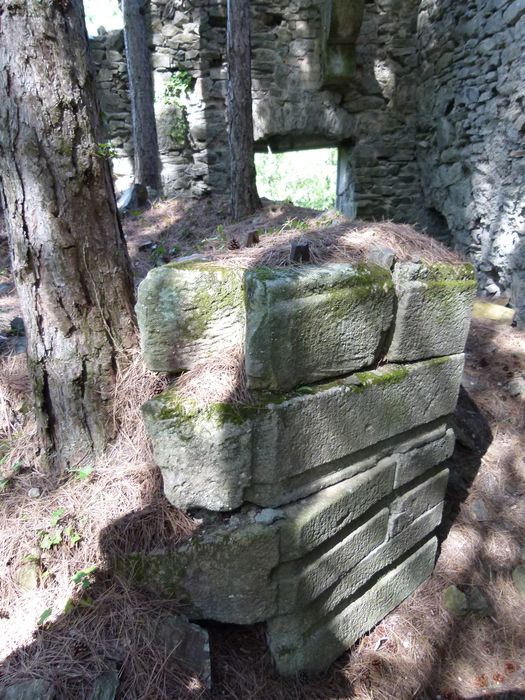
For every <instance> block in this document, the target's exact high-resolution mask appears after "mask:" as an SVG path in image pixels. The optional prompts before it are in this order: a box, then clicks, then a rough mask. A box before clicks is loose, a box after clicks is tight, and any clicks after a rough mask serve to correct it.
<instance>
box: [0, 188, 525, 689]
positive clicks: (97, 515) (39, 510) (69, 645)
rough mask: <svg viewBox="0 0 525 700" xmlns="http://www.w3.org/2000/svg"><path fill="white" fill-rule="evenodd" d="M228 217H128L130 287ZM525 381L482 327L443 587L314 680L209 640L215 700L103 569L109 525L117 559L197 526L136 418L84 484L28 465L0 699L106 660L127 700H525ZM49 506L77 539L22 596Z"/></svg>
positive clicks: (521, 343) (11, 379)
mask: <svg viewBox="0 0 525 700" xmlns="http://www.w3.org/2000/svg"><path fill="white" fill-rule="evenodd" d="M226 208H227V203H226V201H225V200H224V199H221V198H213V199H212V198H210V199H208V200H203V201H202V202H200V203H198V204H197V203H195V202H192V201H191V200H187V201H175V202H161V203H158V204H156V205H154V206H153V207H152V208H151V209H149V210H148V211H146V212H144V213H140V214H139V213H138V212H137V213H134V214H130V215H128V216H127V217H126V218H125V220H124V229H125V232H126V237H127V240H128V245H129V250H130V256H131V259H132V264H133V267H134V270H135V273H136V277H137V280H139V279H141V278H142V277H143V276H144V275H145V274H146V272H147V270H148V269H149V268H150V267H151V266H152V265H155V264H161V263H162V262H165V261H168V260H170V259H173V258H175V257H178V256H180V255H186V254H191V253H193V252H195V250H200V251H203V250H206V249H207V248H209V247H210V246H212V247H217V245H219V246H221V245H224V246H227V245H228V241H229V240H230V239H231V237H232V236H233V237H234V236H235V229H232V228H230V227H228V226H227V225H226V222H225V216H226ZM310 213H311V212H310ZM308 214H309V212H308V210H300V209H297V208H292V207H291V206H290V205H271V207H269V211H268V212H267V215H265V216H264V217H262V218H261V219H260V220H259V221H258V222H257V221H256V222H255V224H254V227H255V228H256V229H258V228H261V229H263V230H264V229H265V227H268V228H269V227H282V226H283V225H285V224H286V222H287V221H290V219H301V218H304V217H305V216H307V215H308ZM252 223H253V222H252ZM6 252H7V249H6V242H5V240H2V239H1V238H0V365H1V366H0V372H1V374H0V448H1V449H2V453H0V458H1V457H2V454H8V451H9V449H11V448H12V446H13V444H14V443H15V442H16V440H19V439H20V435H21V434H23V433H24V431H26V432H27V431H29V432H28V434H30V435H34V433H30V430H31V424H30V408H29V409H28V402H29V401H30V400H29V398H28V393H27V392H28V386H27V381H26V379H25V374H24V371H25V370H24V363H23V355H22V354H21V353H20V352H19V351H20V342H21V341H20V336H19V335H17V333H16V332H15V331H14V330H13V328H11V327H10V322H11V321H12V320H13V319H14V318H15V317H16V316H17V315H18V313H19V311H18V307H17V302H16V297H15V295H14V292H13V287H12V284H11V279H10V272H9V264H8V261H7V257H6ZM13 353H15V354H13ZM16 353H18V354H16ZM141 376H144V377H146V374H144V373H143V375H141ZM522 376H525V333H523V332H521V331H518V330H517V329H515V328H511V327H509V326H502V325H498V324H496V323H493V322H488V321H474V322H473V324H472V328H471V333H470V336H469V340H468V344H467V352H466V367H465V374H464V380H463V386H462V390H461V395H460V400H459V403H458V408H457V411H456V415H455V422H456V432H457V436H458V441H457V446H456V450H455V452H454V455H453V457H452V458H451V460H449V466H450V469H451V477H450V481H449V489H448V496H447V512H446V518H445V521H444V523H443V525H442V526H441V528H440V532H439V536H440V541H441V547H440V553H439V558H438V561H437V565H436V569H435V572H434V574H433V576H432V577H431V578H430V579H429V581H427V583H425V584H424V585H423V586H422V587H421V588H419V589H418V591H417V592H416V593H415V594H414V595H413V596H411V597H410V599H408V600H407V601H405V602H404V603H403V604H402V605H401V606H400V607H398V608H397V609H396V610H395V611H394V612H393V613H391V614H390V615H388V616H387V617H386V618H385V619H384V620H383V622H382V623H381V624H379V625H378V626H377V627H376V628H375V629H374V630H372V631H371V632H370V633H369V634H368V635H366V636H365V637H363V638H362V639H361V640H360V641H359V642H358V643H357V644H356V645H355V646H354V647H353V648H352V649H350V650H349V651H348V652H347V653H346V654H344V655H343V656H342V657H341V658H340V659H339V660H338V661H337V662H336V663H335V664H334V665H333V666H332V667H331V668H330V669H329V671H328V672H326V673H325V674H323V675H321V676H318V677H315V678H307V677H299V678H294V679H288V680H283V679H281V678H279V677H278V676H277V675H276V674H275V672H274V670H273V668H272V664H271V659H270V656H269V653H268V651H267V649H266V646H265V639H264V629H263V627H262V626H257V627H254V628H242V627H235V626H227V625H218V624H217V625H215V624H210V625H208V630H209V633H210V640H211V653H212V678H213V690H212V692H211V694H210V693H209V692H208V691H207V690H206V689H205V688H204V687H203V686H202V684H200V683H199V682H198V681H197V680H196V679H195V678H192V677H191V673H189V672H188V671H187V669H186V671H185V670H184V669H182V670H181V669H180V668H178V667H177V668H175V670H174V669H173V668H172V666H170V664H169V663H168V661H169V660H168V659H164V658H163V660H161V662H159V661H158V658H161V657H160V656H158V655H159V654H160V652H159V650H158V649H156V648H155V647H154V646H152V642H151V638H150V633H151V630H150V628H149V626H148V625H149V621H150V620H151V618H152V617H154V616H155V615H156V614H159V611H176V606H174V605H173V604H172V603H171V602H169V601H158V600H154V599H151V598H149V597H148V596H147V595H145V594H143V593H141V592H140V591H130V590H129V589H127V588H126V587H125V586H124V585H123V583H122V582H121V581H120V580H119V579H118V577H115V576H114V575H113V573H112V572H110V571H108V570H107V568H104V567H105V566H106V563H105V561H104V559H103V557H104V556H105V555H104V553H103V552H101V550H100V539H101V536H102V533H103V531H104V528H107V527H108V524H111V523H113V522H115V521H116V520H117V519H119V520H120V521H122V522H126V523H127V525H126V531H125V532H121V539H122V541H120V540H119V539H118V537H116V538H115V542H114V543H113V545H114V547H116V548H118V547H119V546H122V547H129V546H131V545H133V546H139V545H140V546H143V547H151V546H155V544H156V543H158V542H159V540H160V539H162V538H165V539H168V540H170V539H171V541H173V539H174V538H177V537H178V538H180V537H183V536H185V535H187V534H188V533H189V532H191V529H192V523H191V521H190V520H189V519H188V518H186V517H185V516H184V515H183V514H180V513H179V512H177V511H175V509H173V508H171V507H170V506H169V504H167V503H166V501H165V499H164V498H163V496H162V493H161V484H160V480H159V476H158V470H155V468H154V467H153V466H152V465H151V460H149V461H148V459H149V458H148V455H147V454H146V455H145V454H144V450H143V447H141V448H139V447H137V445H138V444H140V443H143V442H144V437H143V434H142V433H140V435H138V437H137V435H135V433H134V431H135V432H136V430H137V427H136V426H137V425H138V423H137V421H138V420H139V418H138V417H137V416H138V414H137V415H135V414H134V417H132V418H130V422H129V425H128V431H127V437H128V438H129V439H128V440H127V443H126V449H127V450H128V452H126V453H125V455H126V456H125V458H123V457H122V453H119V454H117V453H115V454H113V457H112V456H111V455H110V456H109V459H108V461H107V463H105V464H101V465H95V469H94V472H93V474H91V475H89V478H86V479H85V481H79V480H78V478H69V480H68V479H64V480H63V481H62V482H61V483H60V484H53V485H50V484H49V482H48V481H46V477H45V475H42V474H39V473H38V472H35V470H34V469H32V466H31V464H30V462H29V460H26V462H25V463H23V464H22V467H21V468H19V469H18V470H15V472H16V473H13V474H10V475H8V476H9V479H8V481H9V483H8V484H7V485H6V487H5V488H4V489H3V490H2V491H0V600H1V603H0V654H1V656H0V688H1V686H2V684H4V685H9V684H10V683H13V682H16V681H19V680H24V679H27V678H34V677H45V678H50V679H51V680H52V681H53V682H54V683H55V684H56V685H57V687H58V688H59V697H60V698H70V699H71V700H73V698H84V697H87V691H86V688H88V687H89V683H90V682H92V679H93V678H94V677H95V676H96V674H97V673H99V672H100V670H101V669H102V670H103V669H104V668H105V665H104V664H105V660H107V658H109V657H111V658H113V659H114V662H115V663H116V664H117V665H118V668H119V669H120V678H121V687H120V691H119V692H120V695H119V697H121V698H126V699H128V698H129V699H130V700H132V699H134V700H139V699H140V700H143V699H144V700H146V699H150V698H151V700H157V699H161V698H181V699H182V700H184V698H191V699H192V700H193V699H195V698H207V697H211V698H231V699H233V700H251V699H253V700H255V699H257V700H299V699H303V698H304V699H305V700H306V699H312V700H314V699H319V700H321V699H323V700H346V699H350V698H358V699H360V700H361V699H362V700H365V699H366V700H398V699H399V700H404V699H407V700H408V698H419V699H420V700H431V699H432V700H460V699H461V698H486V697H490V698H498V700H504V699H505V698H509V699H511V698H520V697H521V698H525V597H524V596H525V590H522V593H520V592H519V591H518V589H517V587H516V584H515V582H514V580H513V572H514V571H515V569H516V567H518V566H519V565H521V564H523V563H525V462H524V449H523V448H524V440H525V437H524V435H525V412H524V405H525V404H524V402H525V394H520V393H517V394H516V393H515V391H514V390H513V389H512V387H513V386H514V385H511V386H510V387H509V382H512V380H515V379H519V378H520V377H522ZM155 382H157V383H155ZM136 383H137V381H136V377H134V376H131V377H128V384H125V386H124V389H125V392H127V393H128V394H129V387H130V386H135V385H136ZM159 388H162V382H161V381H160V383H159V380H156V379H154V378H151V377H147V381H146V379H144V381H143V385H141V388H140V391H139V389H137V388H135V389H134V391H135V393H134V394H133V395H132V397H131V399H130V400H131V401H135V402H140V399H141V396H142V397H144V395H146V394H147V393H148V392H151V391H158V390H159ZM2 392H3V393H2ZM2 402H3V403H2ZM134 421H135V422H134ZM32 439H34V438H32ZM128 443H129V444H128ZM130 445H131V447H130ZM141 450H142V452H141ZM22 462H23V460H22ZM4 466H5V464H4ZM4 476H5V474H4ZM77 477H78V475H77ZM29 488H38V489H39V490H40V493H41V495H40V497H39V498H37V499H35V498H33V499H31V498H29V497H28V495H27V494H28V490H29ZM58 507H62V508H63V509H64V510H65V511H67V512H66V515H67V513H70V514H71V515H70V519H69V520H68V521H67V522H68V523H70V524H71V525H72V526H73V525H74V527H76V528H77V529H78V532H79V533H80V535H81V536H82V539H81V540H80V541H79V542H78V543H71V542H69V544H68V545H67V547H66V546H65V545H62V546H60V547H55V548H52V549H50V550H49V551H47V552H45V553H44V555H43V556H42V558H41V559H40V560H39V564H38V566H39V569H38V576H39V578H38V584H37V585H36V587H35V588H34V589H33V590H31V591H30V592H27V591H26V590H22V589H21V587H20V586H19V585H18V584H17V580H16V575H15V569H16V567H17V566H19V565H20V562H22V561H26V560H24V559H23V557H27V554H28V552H29V553H30V552H31V551H33V550H34V542H35V537H37V534H38V533H41V532H42V529H43V528H45V527H47V528H48V529H49V523H48V521H49V513H51V512H55V510H56V509H57V508H58ZM64 517H66V516H64ZM126 518H127V519H126ZM46 523H47V525H46ZM38 536H40V535H38ZM124 540H126V542H125V543H124V544H123V542H124ZM106 554H107V553H106ZM39 556H40V555H39ZM88 564H92V565H96V566H99V567H100V572H99V573H98V574H97V575H96V576H95V577H94V579H93V581H92V582H91V583H92V586H91V589H90V591H89V592H90V601H91V602H90V603H89V604H88V605H87V606H86V608H85V609H80V606H77V607H76V608H75V610H74V611H73V612H72V613H70V614H69V615H68V616H65V615H56V609H57V607H60V606H57V604H56V601H57V600H58V599H60V596H62V598H64V596H65V597H67V596H69V595H72V591H71V583H70V580H71V576H72V574H74V572H75V571H78V569H79V568H81V567H85V566H87V565H88ZM46 572H47V573H46ZM90 581H91V580H90ZM451 586H456V587H457V589H459V591H461V592H462V593H463V594H465V598H464V599H463V601H465V600H466V602H467V604H468V607H467V608H465V609H463V610H458V611H456V612H455V613H454V612H451V610H450V609H449V607H450V606H449V604H448V603H446V601H447V599H448V595H449V594H450V587H451ZM447 589H449V591H448V593H447V594H446V595H445V591H446V590H447ZM73 593H74V592H73ZM447 606H448V607H447ZM47 608H50V609H51V608H52V609H53V613H52V614H51V616H50V618H49V622H48V623H46V624H45V625H40V626H38V625H37V624H36V619H37V618H38V616H39V615H40V613H41V612H42V611H43V610H44V609H47ZM459 613H461V614H459ZM156 655H157V656H156ZM155 659H157V661H155Z"/></svg>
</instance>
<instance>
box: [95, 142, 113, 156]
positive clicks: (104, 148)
mask: <svg viewBox="0 0 525 700" xmlns="http://www.w3.org/2000/svg"><path fill="white" fill-rule="evenodd" d="M95 155H96V156H98V157H99V158H104V159H108V158H116V156H117V152H116V150H115V149H114V148H113V146H112V145H111V144H110V143H97V147H96V148H95Z"/></svg>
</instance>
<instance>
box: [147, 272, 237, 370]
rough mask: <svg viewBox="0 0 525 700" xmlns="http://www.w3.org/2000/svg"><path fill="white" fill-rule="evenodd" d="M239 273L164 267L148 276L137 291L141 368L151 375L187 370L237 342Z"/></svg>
mask: <svg viewBox="0 0 525 700" xmlns="http://www.w3.org/2000/svg"><path fill="white" fill-rule="evenodd" d="M242 290H243V272H242V270H234V269H231V268H227V267H220V266H218V265H214V264H212V263H207V262H194V261H192V262H186V263H170V264H168V265H163V266H162V267H157V268H155V269H153V270H151V271H150V272H149V274H148V275H147V277H146V278H145V279H144V280H143V281H142V282H141V283H140V285H139V288H138V293H137V306H136V311H137V320H138V325H139V330H140V343H141V349H142V352H143V355H144V359H145V362H146V365H147V367H148V368H149V369H151V370H153V371H155V372H178V371H180V370H184V369H191V367H193V366H194V365H195V363H196V362H198V361H199V360H202V359H204V358H206V357H211V356H212V355H213V354H215V353H217V352H220V351H221V350H224V349H226V348H229V347H231V346H232V345H233V344H235V343H241V342H242V336H243V329H244V301H243V291H242Z"/></svg>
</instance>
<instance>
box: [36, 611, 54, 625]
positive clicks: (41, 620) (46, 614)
mask: <svg viewBox="0 0 525 700" xmlns="http://www.w3.org/2000/svg"><path fill="white" fill-rule="evenodd" d="M52 612H53V608H46V609H45V610H44V612H43V613H42V614H41V615H40V617H39V618H38V622H37V625H38V626H39V627H41V626H42V625H43V624H44V623H45V622H46V620H47V618H48V617H50V616H51V613H52Z"/></svg>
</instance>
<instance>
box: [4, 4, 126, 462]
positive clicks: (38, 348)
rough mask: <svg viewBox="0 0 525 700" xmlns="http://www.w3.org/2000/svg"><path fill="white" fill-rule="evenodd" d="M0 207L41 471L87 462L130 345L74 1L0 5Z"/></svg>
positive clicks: (102, 439) (106, 178) (111, 208)
mask: <svg viewBox="0 0 525 700" xmlns="http://www.w3.org/2000/svg"><path fill="white" fill-rule="evenodd" d="M0 32H1V37H2V40H1V42H0V94H1V95H2V98H1V99H0V201H1V202H2V205H3V207H4V209H5V219H6V225H7V230H8V235H9V242H10V249H11V257H12V266H13V275H14V279H15V283H16V288H17V292H18V295H19V298H20V303H21V306H22V314H23V318H24V321H25V326H26V335H27V355H28V363H29V371H30V376H31V380H32V385H33V392H34V401H35V411H36V415H37V421H38V426H39V435H40V440H41V445H42V448H43V457H44V458H45V459H44V464H46V465H47V466H48V468H55V469H60V470H63V469H65V468H68V467H71V466H74V465H77V464H80V463H81V462H83V461H85V460H91V459H92V458H93V457H94V456H95V455H96V454H97V453H99V451H100V450H102V449H103V448H104V447H105V446H106V444H107V442H108V440H110V439H111V437H112V436H113V433H114V426H113V421H112V419H111V416H112V411H111V401H110V398H111V394H112V389H113V386H114V379H115V373H116V367H117V362H118V359H119V357H120V356H122V355H121V353H122V351H124V352H125V351H126V350H128V349H129V348H130V347H131V346H132V345H133V344H134V341H135V322H134V312H133V286H132V278H131V269H130V263H129V258H128V254H127V250H126V244H125V240H124V236H123V234H122V229H121V227H120V223H119V220H118V215H117V211H116V204H115V196H114V194H113V186H112V181H111V173H110V168H109V163H108V162H107V160H106V159H105V157H104V154H103V151H101V149H100V147H99V145H98V142H99V138H100V137H99V115H98V109H97V102H96V96H95V84H94V79H93V74H92V72H91V67H90V65H89V54H88V45H87V35H86V29H85V25H84V16H83V8H82V0H55V1H53V2H51V1H50V0H49V1H48V0H46V2H41V0H27V1H26V2H18V0H7V1H4V3H3V4H2V5H0Z"/></svg>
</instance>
